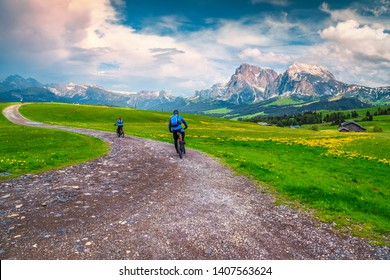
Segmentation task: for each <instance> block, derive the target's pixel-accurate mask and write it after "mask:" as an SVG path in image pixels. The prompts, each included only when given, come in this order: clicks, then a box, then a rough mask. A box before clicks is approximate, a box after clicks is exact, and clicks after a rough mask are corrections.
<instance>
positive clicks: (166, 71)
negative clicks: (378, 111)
mask: <svg viewBox="0 0 390 280" xmlns="http://www.w3.org/2000/svg"><path fill="white" fill-rule="evenodd" d="M0 38H2V40H1V41H0V80H3V79H5V78H6V77H7V76H9V75H11V74H20V75H22V76H24V77H32V78H36V79H38V80H39V81H41V82H44V83H48V82H57V83H68V82H75V83H88V84H98V85H101V86H103V87H105V88H107V89H115V90H122V91H133V92H136V91H140V90H162V89H164V90H168V91H171V92H172V94H174V95H187V96H188V95H192V94H193V93H194V91H195V90H199V89H205V88H209V87H211V85H213V84H214V83H224V82H227V81H228V79H229V78H230V76H231V75H232V74H233V73H234V71H235V69H236V68H237V67H238V66H239V65H240V64H241V63H249V64H252V65H256V66H259V67H262V68H273V69H275V70H276V71H277V72H279V73H282V72H283V71H285V70H286V69H287V68H288V67H289V66H290V65H291V64H293V63H294V62H299V63H306V64H316V65H321V66H323V67H325V68H327V69H328V70H329V71H331V72H332V73H333V74H334V75H335V76H336V78H337V79H338V80H341V81H344V82H347V83H355V84H361V85H367V86H381V85H390V75H389V74H390V0H371V1H334V0H331V1H316V0H312V1H292V0H236V1H234V0H233V1H232V0H229V1H223V0H197V1H195V0H165V1H159V0H142V1H139V0H138V1H135V0H126V1H124V0H52V1H46V0H2V1H0Z"/></svg>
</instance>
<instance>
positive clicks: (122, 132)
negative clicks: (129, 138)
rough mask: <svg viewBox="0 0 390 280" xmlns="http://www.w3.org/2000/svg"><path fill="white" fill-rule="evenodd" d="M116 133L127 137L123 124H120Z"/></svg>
mask: <svg viewBox="0 0 390 280" xmlns="http://www.w3.org/2000/svg"><path fill="white" fill-rule="evenodd" d="M116 134H117V135H118V137H122V138H124V137H125V132H124V131H123V126H118V129H117V130H116Z"/></svg>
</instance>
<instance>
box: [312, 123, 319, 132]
mask: <svg viewBox="0 0 390 280" xmlns="http://www.w3.org/2000/svg"><path fill="white" fill-rule="evenodd" d="M310 129H311V130H314V131H318V130H320V128H319V126H318V125H316V124H314V125H312V126H310Z"/></svg>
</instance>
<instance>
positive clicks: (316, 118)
mask: <svg viewBox="0 0 390 280" xmlns="http://www.w3.org/2000/svg"><path fill="white" fill-rule="evenodd" d="M380 115H390V107H388V108H384V109H382V108H381V107H379V108H378V109H377V111H375V112H374V113H371V112H370V111H367V112H366V114H365V116H364V117H363V118H362V119H361V121H372V120H373V119H374V118H373V117H374V116H380ZM358 117H359V114H358V113H357V112H356V111H351V112H346V113H345V112H334V113H330V114H326V115H325V116H324V117H323V115H322V113H321V112H319V113H317V112H312V111H306V112H304V113H302V114H294V115H283V116H257V117H254V118H251V119H249V120H248V121H250V122H264V123H267V124H273V125H277V126H281V127H283V126H297V125H299V126H301V125H304V124H321V123H323V122H326V123H331V125H341V124H342V123H343V122H345V120H347V119H356V118H358Z"/></svg>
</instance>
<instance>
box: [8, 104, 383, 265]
mask: <svg viewBox="0 0 390 280" xmlns="http://www.w3.org/2000/svg"><path fill="white" fill-rule="evenodd" d="M18 108H19V105H15V106H10V107H7V108H6V109H5V110H4V111H3V114H4V115H5V116H6V117H7V118H8V119H9V120H10V121H12V122H14V123H16V124H20V125H27V126H36V127H43V128H52V129H62V130H67V131H72V132H77V133H83V134H88V135H92V136H94V137H98V138H100V139H102V140H104V141H107V142H108V143H109V145H110V151H109V152H108V153H107V154H106V155H105V156H103V157H101V158H99V159H96V160H92V161H89V162H85V163H83V164H79V165H76V166H70V167H67V168H64V169H59V170H52V171H48V172H43V173H40V174H37V175H31V174H27V175H23V176H21V177H19V178H16V179H10V180H2V181H0V217H1V224H0V232H1V241H0V258H1V259H3V260H4V259H45V260H47V259H62V260H67V259H103V260H110V259H155V260H161V259H169V260H172V259H240V260H245V259H390V248H388V247H377V246H373V245H371V244H369V243H368V242H367V241H365V240H363V239H359V238H355V237H351V236H349V235H345V234H342V233H340V232H337V231H335V230H334V229H332V227H331V225H329V224H324V223H320V222H318V221H316V220H315V219H313V218H311V216H310V215H309V214H308V213H305V212H302V211H297V210H294V209H291V208H290V207H288V206H285V205H280V206H277V205H275V204H274V203H273V201H274V199H273V197H272V196H271V195H270V194H268V193H266V192H265V191H261V190H262V188H261V186H257V185H256V184H255V183H254V182H252V181H250V180H249V179H247V178H245V177H243V176H237V175H235V174H234V172H232V171H231V170H230V169H229V168H227V167H226V166H223V165H221V164H220V163H219V162H218V161H217V160H215V159H213V158H211V157H209V156H207V155H205V154H202V153H200V152H198V151H194V150H190V149H188V151H187V155H186V157H185V158H184V159H183V160H180V159H179V157H178V156H177V155H176V153H175V150H174V147H173V145H172V144H168V143H162V142H157V141H150V140H145V139H140V138H136V137H125V138H117V137H116V135H115V134H114V133H108V132H101V131H93V130H87V129H78V128H68V127H59V126H53V125H46V124H42V123H37V122H33V121H30V120H27V119H25V118H23V117H22V116H21V115H20V114H19V112H18ZM42 152H44V151H42Z"/></svg>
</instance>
